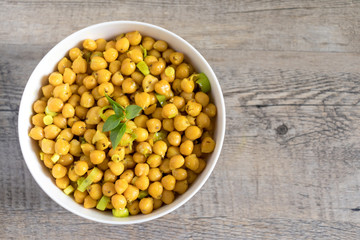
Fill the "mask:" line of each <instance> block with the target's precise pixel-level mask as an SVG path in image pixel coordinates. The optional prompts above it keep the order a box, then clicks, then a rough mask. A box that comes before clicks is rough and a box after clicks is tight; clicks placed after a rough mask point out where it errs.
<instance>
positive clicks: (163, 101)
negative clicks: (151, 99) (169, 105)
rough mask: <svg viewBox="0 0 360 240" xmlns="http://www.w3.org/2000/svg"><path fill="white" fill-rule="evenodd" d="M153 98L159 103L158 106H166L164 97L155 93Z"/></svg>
mask: <svg viewBox="0 0 360 240" xmlns="http://www.w3.org/2000/svg"><path fill="white" fill-rule="evenodd" d="M155 96H156V99H157V100H158V101H159V103H160V105H161V106H162V107H163V106H165V105H166V97H165V95H161V94H156V93H155Z"/></svg>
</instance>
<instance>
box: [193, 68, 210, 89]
mask: <svg viewBox="0 0 360 240" xmlns="http://www.w3.org/2000/svg"><path fill="white" fill-rule="evenodd" d="M196 83H197V84H199V86H200V89H201V91H202V92H204V93H207V92H210V90H211V85H210V82H209V79H208V77H207V76H206V75H205V73H199V74H198V76H197V80H196Z"/></svg>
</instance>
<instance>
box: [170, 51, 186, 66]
mask: <svg viewBox="0 0 360 240" xmlns="http://www.w3.org/2000/svg"><path fill="white" fill-rule="evenodd" d="M169 59H170V61H171V63H172V64H174V65H179V64H181V63H182V62H183V61H184V54H183V53H180V52H173V53H171V54H170V56H169Z"/></svg>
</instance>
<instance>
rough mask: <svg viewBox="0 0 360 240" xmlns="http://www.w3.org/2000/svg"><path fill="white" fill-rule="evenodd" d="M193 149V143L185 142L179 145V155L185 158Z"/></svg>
mask: <svg viewBox="0 0 360 240" xmlns="http://www.w3.org/2000/svg"><path fill="white" fill-rule="evenodd" d="M193 149H194V143H193V142H192V141H190V140H186V141H184V142H183V143H182V144H181V145H180V153H181V154H182V155H185V156H188V155H190V154H191V153H192V151H193Z"/></svg>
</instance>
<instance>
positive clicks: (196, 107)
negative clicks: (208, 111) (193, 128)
mask: <svg viewBox="0 0 360 240" xmlns="http://www.w3.org/2000/svg"><path fill="white" fill-rule="evenodd" d="M185 110H186V112H187V113H188V114H189V115H190V116H193V117H196V116H198V115H199V114H200V112H201V110H202V105H201V104H200V103H197V102H195V100H190V101H189V102H188V103H187V104H186V107H185Z"/></svg>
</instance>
